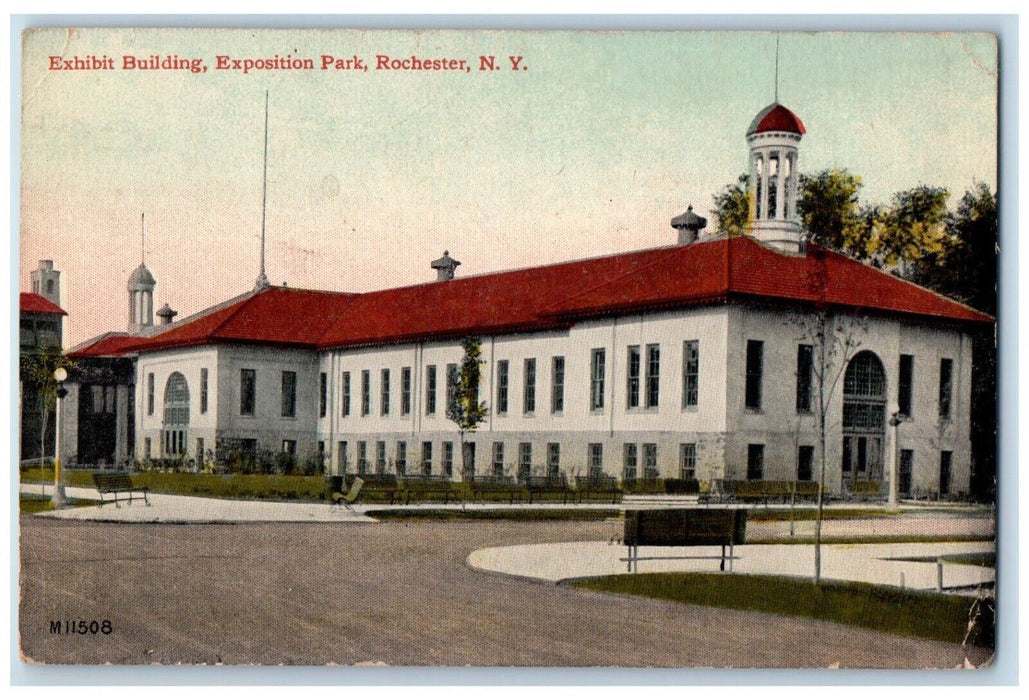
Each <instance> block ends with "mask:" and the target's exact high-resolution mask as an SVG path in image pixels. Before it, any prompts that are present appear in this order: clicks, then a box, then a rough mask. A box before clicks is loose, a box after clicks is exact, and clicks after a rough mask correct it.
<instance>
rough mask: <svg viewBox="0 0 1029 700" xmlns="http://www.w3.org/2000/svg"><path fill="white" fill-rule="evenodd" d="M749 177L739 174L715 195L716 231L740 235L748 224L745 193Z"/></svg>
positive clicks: (725, 234)
mask: <svg viewBox="0 0 1029 700" xmlns="http://www.w3.org/2000/svg"><path fill="white" fill-rule="evenodd" d="M749 182H750V178H749V177H748V176H747V175H740V177H739V178H738V179H737V181H736V182H735V183H733V184H731V185H726V186H725V187H724V188H723V189H722V191H721V192H719V193H718V194H716V195H715V198H714V199H715V213H716V215H717V217H718V228H717V229H716V231H717V232H718V233H720V234H722V235H724V236H740V235H743V234H744V233H746V232H747V228H748V226H749V225H750V197H749V196H748V195H747V188H748V186H749Z"/></svg>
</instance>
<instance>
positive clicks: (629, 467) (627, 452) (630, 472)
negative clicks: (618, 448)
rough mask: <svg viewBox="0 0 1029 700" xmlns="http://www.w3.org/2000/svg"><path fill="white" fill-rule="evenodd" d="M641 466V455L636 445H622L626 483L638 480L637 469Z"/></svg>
mask: <svg viewBox="0 0 1029 700" xmlns="http://www.w3.org/2000/svg"><path fill="white" fill-rule="evenodd" d="M638 466H639V455H638V453H637V448H636V443H634V442H627V443H625V444H624V445H622V479H623V480H625V481H635V480H636V469H637V467H638Z"/></svg>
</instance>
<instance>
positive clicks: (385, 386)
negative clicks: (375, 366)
mask: <svg viewBox="0 0 1029 700" xmlns="http://www.w3.org/2000/svg"><path fill="white" fill-rule="evenodd" d="M380 376H381V377H382V386H381V387H380V389H379V391H380V394H379V396H380V399H381V400H380V402H379V413H380V414H381V415H383V416H388V415H389V370H388V369H384V370H382V373H381V375H380Z"/></svg>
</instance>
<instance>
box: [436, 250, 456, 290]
mask: <svg viewBox="0 0 1029 700" xmlns="http://www.w3.org/2000/svg"><path fill="white" fill-rule="evenodd" d="M460 264H461V263H460V262H459V261H457V260H454V259H453V258H452V257H450V251H449V250H444V251H443V257H442V258H440V259H439V260H433V261H432V265H431V266H432V269H433V270H435V271H436V281H437V282H446V281H447V280H452V279H454V271H455V270H457V266H458V265H460Z"/></svg>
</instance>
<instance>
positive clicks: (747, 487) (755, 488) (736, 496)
mask: <svg viewBox="0 0 1029 700" xmlns="http://www.w3.org/2000/svg"><path fill="white" fill-rule="evenodd" d="M714 495H716V496H717V498H718V500H720V501H722V502H723V503H764V504H765V506H767V505H768V504H769V503H770V502H772V501H780V502H782V503H789V502H790V501H791V500H795V499H801V498H818V483H817V482H814V481H773V480H762V479H750V480H733V479H720V480H715V494H714Z"/></svg>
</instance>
